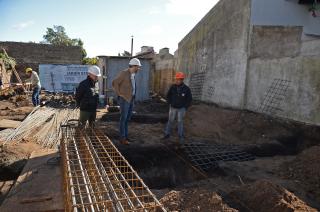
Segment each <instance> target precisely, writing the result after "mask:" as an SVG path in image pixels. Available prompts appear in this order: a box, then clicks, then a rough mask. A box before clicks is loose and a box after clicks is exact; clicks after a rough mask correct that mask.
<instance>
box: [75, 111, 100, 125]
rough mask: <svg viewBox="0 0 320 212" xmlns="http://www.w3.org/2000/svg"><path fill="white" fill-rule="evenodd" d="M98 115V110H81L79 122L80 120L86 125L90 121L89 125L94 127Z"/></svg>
mask: <svg viewBox="0 0 320 212" xmlns="http://www.w3.org/2000/svg"><path fill="white" fill-rule="evenodd" d="M96 116H97V112H96V111H93V112H88V111H83V110H80V118H79V122H80V124H81V126H83V127H85V126H86V124H87V121H88V122H89V126H90V127H94V122H95V121H96Z"/></svg>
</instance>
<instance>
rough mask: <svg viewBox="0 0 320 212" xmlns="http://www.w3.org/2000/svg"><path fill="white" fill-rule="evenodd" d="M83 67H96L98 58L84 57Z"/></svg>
mask: <svg viewBox="0 0 320 212" xmlns="http://www.w3.org/2000/svg"><path fill="white" fill-rule="evenodd" d="M82 64H83V65H97V64H98V58H97V57H92V58H90V57H85V58H83V59H82Z"/></svg>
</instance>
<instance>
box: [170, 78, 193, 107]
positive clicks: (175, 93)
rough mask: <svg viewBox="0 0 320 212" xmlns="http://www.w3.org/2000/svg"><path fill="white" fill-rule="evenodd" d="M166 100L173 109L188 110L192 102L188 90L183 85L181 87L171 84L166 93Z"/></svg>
mask: <svg viewBox="0 0 320 212" xmlns="http://www.w3.org/2000/svg"><path fill="white" fill-rule="evenodd" d="M167 100H168V103H169V104H170V105H171V107H173V108H183V107H185V108H188V107H189V106H190V105H191V102H192V94H191V91H190V88H189V87H188V86H187V85H185V84H184V83H183V84H181V85H176V84H173V85H172V86H171V87H170V89H169V91H168V93H167Z"/></svg>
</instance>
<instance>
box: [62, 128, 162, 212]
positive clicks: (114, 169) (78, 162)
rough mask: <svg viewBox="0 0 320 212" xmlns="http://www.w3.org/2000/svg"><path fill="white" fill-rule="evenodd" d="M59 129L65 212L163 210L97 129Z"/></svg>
mask: <svg viewBox="0 0 320 212" xmlns="http://www.w3.org/2000/svg"><path fill="white" fill-rule="evenodd" d="M62 128H63V132H64V137H63V139H62V142H61V153H62V159H63V173H64V188H65V204H66V211H165V209H164V208H163V206H162V205H161V204H160V202H159V201H158V200H157V198H156V197H155V196H154V195H153V194H152V192H151V191H150V190H149V188H148V187H147V186H146V185H145V184H144V182H143V181H142V179H141V178H140V177H139V176H138V174H137V173H136V172H135V171H134V169H133V168H132V167H131V166H130V165H129V163H128V162H127V160H126V159H125V158H124V157H123V156H122V155H121V153H120V152H119V151H118V149H117V148H116V147H115V146H114V145H113V143H112V142H111V140H110V139H109V138H108V137H106V136H105V135H104V134H103V133H102V132H101V131H100V130H99V129H94V130H92V129H86V130H83V129H79V128H78V127H75V126H72V124H68V125H64V126H62Z"/></svg>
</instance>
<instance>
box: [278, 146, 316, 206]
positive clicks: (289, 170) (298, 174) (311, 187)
mask: <svg viewBox="0 0 320 212" xmlns="http://www.w3.org/2000/svg"><path fill="white" fill-rule="evenodd" d="M279 175H280V176H281V177H284V178H286V179H291V180H294V181H296V182H297V183H299V184H300V185H301V186H302V187H303V188H304V189H305V190H306V191H307V192H308V194H309V196H312V197H313V198H314V199H315V200H316V201H317V202H320V146H314V147H311V148H309V149H306V150H304V151H303V152H302V153H300V154H299V155H297V157H296V158H295V159H294V160H292V161H290V162H287V163H284V164H283V165H282V167H281V170H280V173H279Z"/></svg>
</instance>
